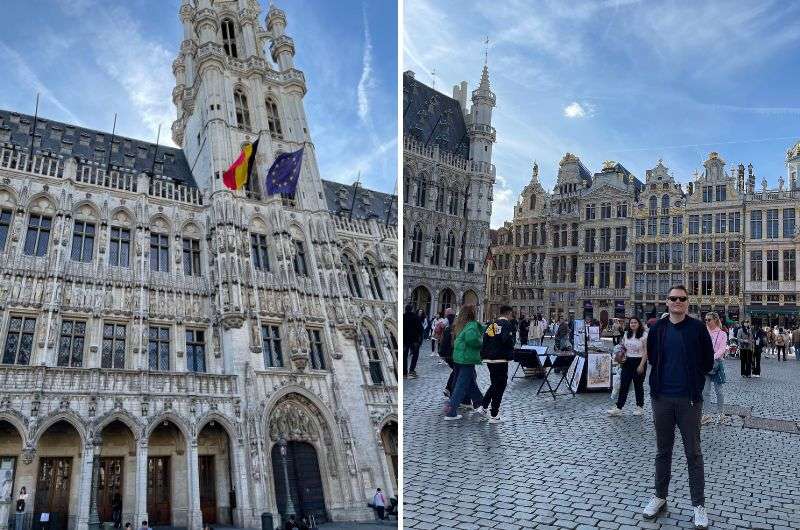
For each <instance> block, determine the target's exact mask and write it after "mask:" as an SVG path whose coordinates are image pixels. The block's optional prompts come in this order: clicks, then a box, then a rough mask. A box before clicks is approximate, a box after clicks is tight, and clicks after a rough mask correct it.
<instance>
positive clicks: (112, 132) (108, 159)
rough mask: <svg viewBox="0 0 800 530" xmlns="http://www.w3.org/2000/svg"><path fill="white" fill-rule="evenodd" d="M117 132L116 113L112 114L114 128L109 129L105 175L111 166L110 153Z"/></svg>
mask: <svg viewBox="0 0 800 530" xmlns="http://www.w3.org/2000/svg"><path fill="white" fill-rule="evenodd" d="M116 132H117V113H116V112H115V113H114V127H112V128H111V143H110V144H109V145H108V158H106V174H108V172H109V167H110V165H111V151H112V150H113V149H114V135H115V134H116Z"/></svg>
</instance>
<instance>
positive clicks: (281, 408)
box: [269, 400, 319, 440]
mask: <svg viewBox="0 0 800 530" xmlns="http://www.w3.org/2000/svg"><path fill="white" fill-rule="evenodd" d="M269 433H270V437H271V438H272V439H273V440H277V439H278V437H279V436H280V435H281V434H284V435H285V436H286V438H287V439H294V440H316V439H317V438H318V436H319V433H318V432H317V427H316V425H315V424H314V420H312V419H311V416H310V414H309V412H308V409H306V408H305V407H304V406H303V405H301V404H300V403H298V402H297V401H294V400H286V401H282V402H281V403H279V404H278V405H277V406H276V407H275V408H274V409H273V411H272V415H271V416H270V419H269Z"/></svg>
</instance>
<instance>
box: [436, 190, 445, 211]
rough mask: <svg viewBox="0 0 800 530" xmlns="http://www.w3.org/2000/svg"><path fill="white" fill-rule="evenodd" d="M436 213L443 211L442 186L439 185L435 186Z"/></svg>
mask: <svg viewBox="0 0 800 530" xmlns="http://www.w3.org/2000/svg"><path fill="white" fill-rule="evenodd" d="M436 211H437V212H443V211H444V186H442V185H441V184H439V185H438V186H436Z"/></svg>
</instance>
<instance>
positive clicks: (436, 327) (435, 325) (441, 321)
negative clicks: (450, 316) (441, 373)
mask: <svg viewBox="0 0 800 530" xmlns="http://www.w3.org/2000/svg"><path fill="white" fill-rule="evenodd" d="M446 323H447V320H445V318H444V311H439V315H438V316H436V317H434V319H433V320H432V321H431V357H435V356H436V355H437V353H436V351H437V350H436V343H437V342H439V341H440V340H442V331H444V325H445V324H446Z"/></svg>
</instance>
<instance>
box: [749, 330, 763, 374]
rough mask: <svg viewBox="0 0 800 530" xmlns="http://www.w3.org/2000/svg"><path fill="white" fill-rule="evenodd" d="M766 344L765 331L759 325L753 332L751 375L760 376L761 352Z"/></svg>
mask: <svg viewBox="0 0 800 530" xmlns="http://www.w3.org/2000/svg"><path fill="white" fill-rule="evenodd" d="M766 345H767V332H766V331H764V328H762V327H761V326H759V327H757V328H756V330H755V333H754V334H753V357H752V359H751V363H752V368H753V377H755V378H759V377H761V353H762V352H763V351H764V347H765V346H766Z"/></svg>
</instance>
